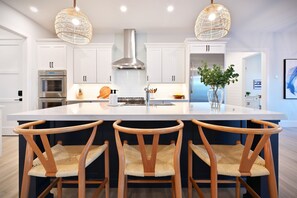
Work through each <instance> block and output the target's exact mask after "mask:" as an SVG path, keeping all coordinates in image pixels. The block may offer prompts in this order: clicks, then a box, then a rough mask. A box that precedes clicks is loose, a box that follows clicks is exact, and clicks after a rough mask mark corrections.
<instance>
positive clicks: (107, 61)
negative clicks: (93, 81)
mask: <svg viewBox="0 0 297 198" xmlns="http://www.w3.org/2000/svg"><path fill="white" fill-rule="evenodd" d="M111 73H112V49H111V47H109V48H97V83H111Z"/></svg>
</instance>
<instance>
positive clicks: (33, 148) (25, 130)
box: [14, 120, 103, 176]
mask: <svg viewBox="0 0 297 198" xmlns="http://www.w3.org/2000/svg"><path fill="white" fill-rule="evenodd" d="M45 122H46V121H44V120H39V121H33V122H28V123H25V124H22V125H19V126H17V127H16V128H14V132H15V133H17V134H20V135H23V136H24V138H25V139H26V141H27V145H26V158H25V160H28V161H29V163H28V164H30V166H32V164H33V157H34V155H33V153H35V154H36V155H37V157H38V159H39V160H40V162H41V164H42V165H43V167H44V169H45V171H46V176H55V174H56V172H57V166H56V163H55V160H54V156H53V153H52V151H51V145H50V142H49V140H48V137H47V135H53V134H61V133H69V132H76V131H81V130H85V129H90V128H93V130H92V133H91V135H90V137H89V139H88V142H87V143H86V145H85V147H84V149H83V151H82V154H81V156H80V159H79V161H82V162H83V161H85V159H86V157H87V153H88V151H89V149H90V147H91V145H92V143H93V141H94V138H95V136H96V132H97V126H98V125H100V124H101V123H102V122H103V121H102V120H99V121H96V122H92V123H88V124H82V125H76V126H69V127H60V128H46V129H37V128H35V127H37V126H38V125H42V124H44V123H45ZM40 127H41V126H40ZM34 136H40V139H41V142H42V144H41V145H38V144H37V143H36V137H34ZM41 146H42V147H41ZM42 148H43V149H44V151H45V154H46V156H45V155H43V152H42Z"/></svg>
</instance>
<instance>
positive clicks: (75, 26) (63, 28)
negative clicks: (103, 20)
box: [55, 1, 93, 45]
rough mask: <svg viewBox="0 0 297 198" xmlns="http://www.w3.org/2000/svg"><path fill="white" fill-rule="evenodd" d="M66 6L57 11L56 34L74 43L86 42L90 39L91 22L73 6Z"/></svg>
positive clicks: (81, 43) (82, 43)
mask: <svg viewBox="0 0 297 198" xmlns="http://www.w3.org/2000/svg"><path fill="white" fill-rule="evenodd" d="M75 4H76V3H75V1H74V6H73V8H66V9H64V10H62V11H61V12H59V13H58V14H57V16H56V20H55V29H56V34H57V36H58V37H59V38H60V39H62V40H64V41H66V42H69V43H72V44H76V45H84V44H88V43H89V42H90V41H91V39H92V31H93V28H92V24H91V23H90V21H89V19H88V17H87V16H86V15H85V14H83V13H82V12H80V11H79V10H77V9H76V8H75V7H76V5H75Z"/></svg>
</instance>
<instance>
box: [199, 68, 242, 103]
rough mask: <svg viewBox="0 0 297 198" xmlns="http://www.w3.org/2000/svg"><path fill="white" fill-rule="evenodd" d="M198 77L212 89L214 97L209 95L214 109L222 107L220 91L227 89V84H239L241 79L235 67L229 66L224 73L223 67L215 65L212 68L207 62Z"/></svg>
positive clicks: (200, 69)
mask: <svg viewBox="0 0 297 198" xmlns="http://www.w3.org/2000/svg"><path fill="white" fill-rule="evenodd" d="M198 75H200V76H201V82H202V83H204V84H205V85H206V86H210V87H211V89H212V95H208V98H209V100H210V102H211V107H212V108H219V107H220V103H221V101H220V98H219V95H218V92H219V90H220V89H222V88H225V86H226V85H227V84H228V85H229V84H230V83H235V82H237V81H238V77H239V74H238V73H236V72H235V70H234V65H229V66H228V67H227V69H226V70H225V71H224V70H223V67H222V66H220V65H216V64H214V65H213V67H212V68H210V67H208V65H207V63H206V62H203V65H202V66H201V67H198ZM210 98H211V99H210ZM221 98H222V97H221ZM221 100H222V99H221Z"/></svg>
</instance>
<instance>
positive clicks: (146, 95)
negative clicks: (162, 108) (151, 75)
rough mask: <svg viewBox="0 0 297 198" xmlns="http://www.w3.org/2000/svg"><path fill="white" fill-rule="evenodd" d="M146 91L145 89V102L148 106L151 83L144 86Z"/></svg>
mask: <svg viewBox="0 0 297 198" xmlns="http://www.w3.org/2000/svg"><path fill="white" fill-rule="evenodd" d="M144 91H145V104H146V105H147V106H149V105H150V84H148V85H147V86H146V87H145V88H144Z"/></svg>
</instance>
